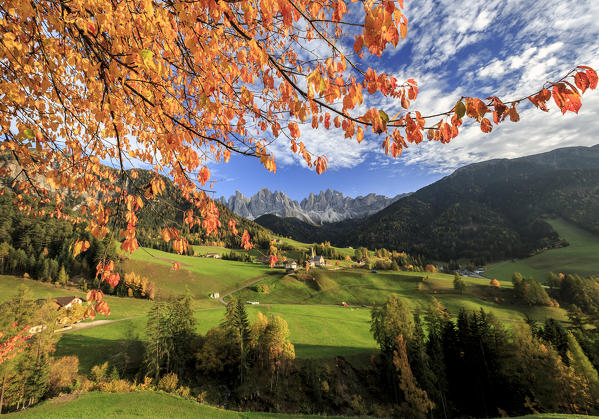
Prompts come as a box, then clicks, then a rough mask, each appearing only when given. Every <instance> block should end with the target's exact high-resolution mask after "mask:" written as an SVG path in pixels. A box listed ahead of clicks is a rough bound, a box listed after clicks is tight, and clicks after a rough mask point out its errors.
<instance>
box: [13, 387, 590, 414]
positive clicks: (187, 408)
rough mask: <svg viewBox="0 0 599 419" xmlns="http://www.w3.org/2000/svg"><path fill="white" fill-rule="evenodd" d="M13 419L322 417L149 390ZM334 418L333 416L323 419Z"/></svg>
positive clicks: (84, 398)
mask: <svg viewBox="0 0 599 419" xmlns="http://www.w3.org/2000/svg"><path fill="white" fill-rule="evenodd" d="M6 416H7V417H14V418H33V419H35V418H44V419H54V418H55V419H62V418H81V417H98V416H99V417H118V418H140V417H144V418H150V417H152V418H161V417H164V418H216V419H262V418H264V419H270V418H317V417H323V416H307V415H297V414H294V415H284V414H277V413H261V412H235V411H232V410H224V409H217V408H214V407H211V406H206V405H202V404H199V403H196V402H194V401H191V400H187V399H183V398H181V397H178V396H175V395H172V394H165V393H159V392H152V391H140V392H133V393H117V394H114V393H99V392H92V393H85V394H82V395H80V396H79V397H77V398H76V399H74V400H73V399H72V397H69V396H67V397H65V398H62V399H60V398H58V399H54V400H49V401H46V402H44V403H41V404H39V405H38V406H35V407H33V408H31V409H27V410H24V411H22V412H18V413H11V414H8V415H6ZM327 417H328V418H335V416H327ZM594 417H596V416H582V415H561V414H552V413H548V414H538V415H529V416H521V417H520V418H526V419H537V418H538V419H565V418H572V419H584V418H586V419H590V418H594Z"/></svg>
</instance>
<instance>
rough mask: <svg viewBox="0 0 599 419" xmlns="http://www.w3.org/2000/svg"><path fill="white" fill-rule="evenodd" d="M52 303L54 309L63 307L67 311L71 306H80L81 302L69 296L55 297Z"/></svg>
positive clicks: (77, 298)
mask: <svg viewBox="0 0 599 419" xmlns="http://www.w3.org/2000/svg"><path fill="white" fill-rule="evenodd" d="M54 303H55V304H56V308H63V307H64V308H65V309H67V310H68V309H69V308H71V306H72V305H73V304H82V303H83V301H82V300H81V298H79V297H77V296H75V295H71V296H69V297H56V298H55V299H54Z"/></svg>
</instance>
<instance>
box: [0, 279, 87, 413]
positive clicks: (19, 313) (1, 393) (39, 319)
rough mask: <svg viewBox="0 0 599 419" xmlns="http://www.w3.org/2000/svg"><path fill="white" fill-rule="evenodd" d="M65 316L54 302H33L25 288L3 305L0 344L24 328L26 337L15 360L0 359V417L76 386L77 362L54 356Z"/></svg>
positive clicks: (16, 352)
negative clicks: (9, 411) (61, 322)
mask: <svg viewBox="0 0 599 419" xmlns="http://www.w3.org/2000/svg"><path fill="white" fill-rule="evenodd" d="M64 315H65V313H64V311H59V310H57V309H56V306H55V304H54V303H53V302H52V301H41V302H40V301H39V300H34V299H32V296H31V293H30V292H29V291H28V290H27V289H25V288H23V289H20V290H19V292H18V293H17V295H16V296H15V297H13V298H11V299H10V300H8V301H6V302H4V303H2V304H0V332H2V334H0V344H1V343H3V342H4V341H9V340H10V339H11V338H12V337H13V336H15V335H16V334H17V333H19V332H20V331H22V329H23V328H24V331H23V335H24V336H25V337H26V341H25V342H24V343H23V344H22V345H20V346H19V348H18V349H17V350H16V351H15V352H14V353H13V354H12V356H10V357H8V358H7V359H0V413H2V412H3V411H6V410H17V409H22V408H25V407H28V406H31V405H33V404H35V403H37V402H38V401H39V400H41V399H42V398H44V397H46V396H50V395H57V394H58V392H59V391H61V390H62V389H64V388H67V387H69V386H70V385H71V384H72V383H73V379H72V377H73V375H74V374H76V373H77V367H78V363H77V360H76V358H75V359H74V360H70V361H68V362H65V361H64V360H62V359H56V358H54V357H53V356H52V354H53V352H54V348H55V345H56V343H57V341H58V339H59V335H58V334H56V333H54V331H55V330H56V329H57V328H58V327H59V322H60V321H61V320H62V318H63V316H64ZM31 328H35V329H34V330H35V333H31V332H30V329H31ZM73 369H74V370H73Z"/></svg>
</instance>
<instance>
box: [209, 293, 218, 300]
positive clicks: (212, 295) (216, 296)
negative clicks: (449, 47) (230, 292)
mask: <svg viewBox="0 0 599 419" xmlns="http://www.w3.org/2000/svg"><path fill="white" fill-rule="evenodd" d="M210 298H212V299H214V300H216V299H218V298H220V294H219V293H218V292H213V293H212V294H210Z"/></svg>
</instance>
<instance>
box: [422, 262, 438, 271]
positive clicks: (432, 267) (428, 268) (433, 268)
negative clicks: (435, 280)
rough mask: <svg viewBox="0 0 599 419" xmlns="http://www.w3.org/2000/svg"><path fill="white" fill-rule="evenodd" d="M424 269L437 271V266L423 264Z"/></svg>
mask: <svg viewBox="0 0 599 419" xmlns="http://www.w3.org/2000/svg"><path fill="white" fill-rule="evenodd" d="M424 270H425V271H426V272H431V273H435V272H439V270H438V269H437V267H436V266H435V265H431V264H430V263H429V264H428V265H426V266H425V268H424Z"/></svg>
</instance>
